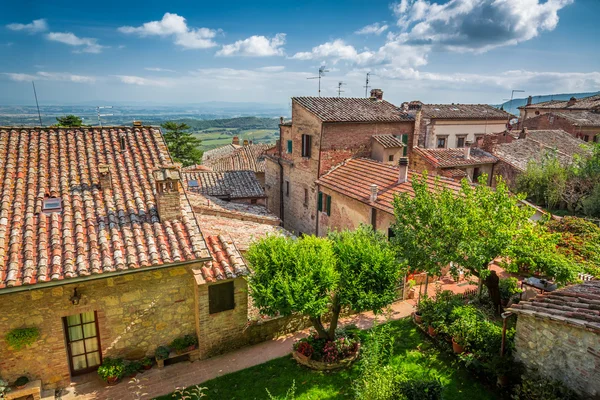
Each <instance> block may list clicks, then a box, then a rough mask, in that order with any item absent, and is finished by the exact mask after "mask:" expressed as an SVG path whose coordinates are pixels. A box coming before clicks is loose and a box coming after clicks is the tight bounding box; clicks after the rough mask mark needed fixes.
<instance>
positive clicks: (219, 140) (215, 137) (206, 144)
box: [194, 128, 279, 150]
mask: <svg viewBox="0 0 600 400" xmlns="http://www.w3.org/2000/svg"><path fill="white" fill-rule="evenodd" d="M194 135H195V136H197V137H198V138H200V139H202V149H203V150H210V149H214V148H216V147H220V146H225V145H227V144H230V143H231V140H232V139H233V137H234V136H238V137H239V138H240V143H243V141H244V139H247V140H252V141H253V142H254V143H275V140H276V139H277V137H278V136H279V133H278V132H277V131H276V130H273V129H242V130H240V129H234V128H209V129H204V130H202V131H197V132H194Z"/></svg>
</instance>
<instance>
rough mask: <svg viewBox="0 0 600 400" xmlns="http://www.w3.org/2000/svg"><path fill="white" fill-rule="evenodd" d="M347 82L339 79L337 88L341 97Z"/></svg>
mask: <svg viewBox="0 0 600 400" xmlns="http://www.w3.org/2000/svg"><path fill="white" fill-rule="evenodd" d="M345 84H346V83H345V82H342V81H339V82H338V89H337V90H338V97H341V96H342V93H344V91H343V90H342V85H345Z"/></svg>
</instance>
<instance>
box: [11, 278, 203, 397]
mask: <svg viewBox="0 0 600 400" xmlns="http://www.w3.org/2000/svg"><path fill="white" fill-rule="evenodd" d="M187 268H189V267H187ZM187 268H186V267H173V268H165V269H157V270H153V271H148V272H138V273H132V274H127V275H121V276H115V277H111V278H104V279H97V280H91V281H86V282H81V283H74V284H67V285H63V286H56V287H52V288H44V289H34V290H30V291H24V292H17V293H9V294H2V295H0V373H1V375H2V378H3V379H6V380H8V381H13V380H14V379H16V378H18V377H19V376H21V375H26V376H28V377H29V378H30V379H42V381H43V384H44V388H57V387H64V386H66V385H68V384H69V382H70V372H69V363H68V354H67V348H66V339H65V332H64V328H63V322H62V318H63V317H66V316H69V315H74V314H79V313H84V312H90V311H96V312H97V317H98V329H99V336H100V347H101V349H102V357H103V358H104V357H123V358H127V359H139V358H142V357H144V356H147V355H148V356H153V355H154V351H155V349H156V348H157V347H158V346H160V345H168V344H169V343H170V342H171V341H172V340H173V339H175V338H176V337H179V336H182V335H185V334H195V333H196V323H195V313H194V287H195V281H194V279H193V277H192V276H191V274H190V273H189V272H188V269H187ZM75 288H77V291H78V292H79V293H80V294H81V295H82V298H81V301H80V303H79V305H73V304H71V301H70V300H69V298H70V297H71V296H72V295H73V290H74V289H75ZM24 327H37V328H39V330H40V338H39V340H38V341H37V342H35V343H34V344H33V345H31V346H30V347H27V348H24V349H21V350H19V351H16V350H13V349H11V348H9V347H8V345H7V343H6V341H5V339H4V337H5V335H6V333H7V332H9V331H10V330H12V329H14V328H24Z"/></svg>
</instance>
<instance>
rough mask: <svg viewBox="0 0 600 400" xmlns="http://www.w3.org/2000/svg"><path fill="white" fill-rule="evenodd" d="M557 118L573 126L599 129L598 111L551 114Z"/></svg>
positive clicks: (599, 114) (599, 116) (599, 113)
mask: <svg viewBox="0 0 600 400" xmlns="http://www.w3.org/2000/svg"><path fill="white" fill-rule="evenodd" d="M553 114H554V115H556V116H557V117H561V118H565V119H567V120H569V121H571V123H573V125H575V126H598V127H600V110H599V111H595V112H594V111H571V112H557V113H553Z"/></svg>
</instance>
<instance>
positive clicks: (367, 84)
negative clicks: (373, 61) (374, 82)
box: [365, 72, 375, 97]
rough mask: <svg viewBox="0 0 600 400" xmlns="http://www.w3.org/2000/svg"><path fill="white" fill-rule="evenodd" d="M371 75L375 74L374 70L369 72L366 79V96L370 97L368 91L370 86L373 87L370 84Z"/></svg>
mask: <svg viewBox="0 0 600 400" xmlns="http://www.w3.org/2000/svg"><path fill="white" fill-rule="evenodd" d="M371 75H375V74H374V73H372V72H367V79H366V81H365V97H369V96H368V94H367V93H368V92H369V88H370V87H371V86H369V77H370V76H371Z"/></svg>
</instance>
